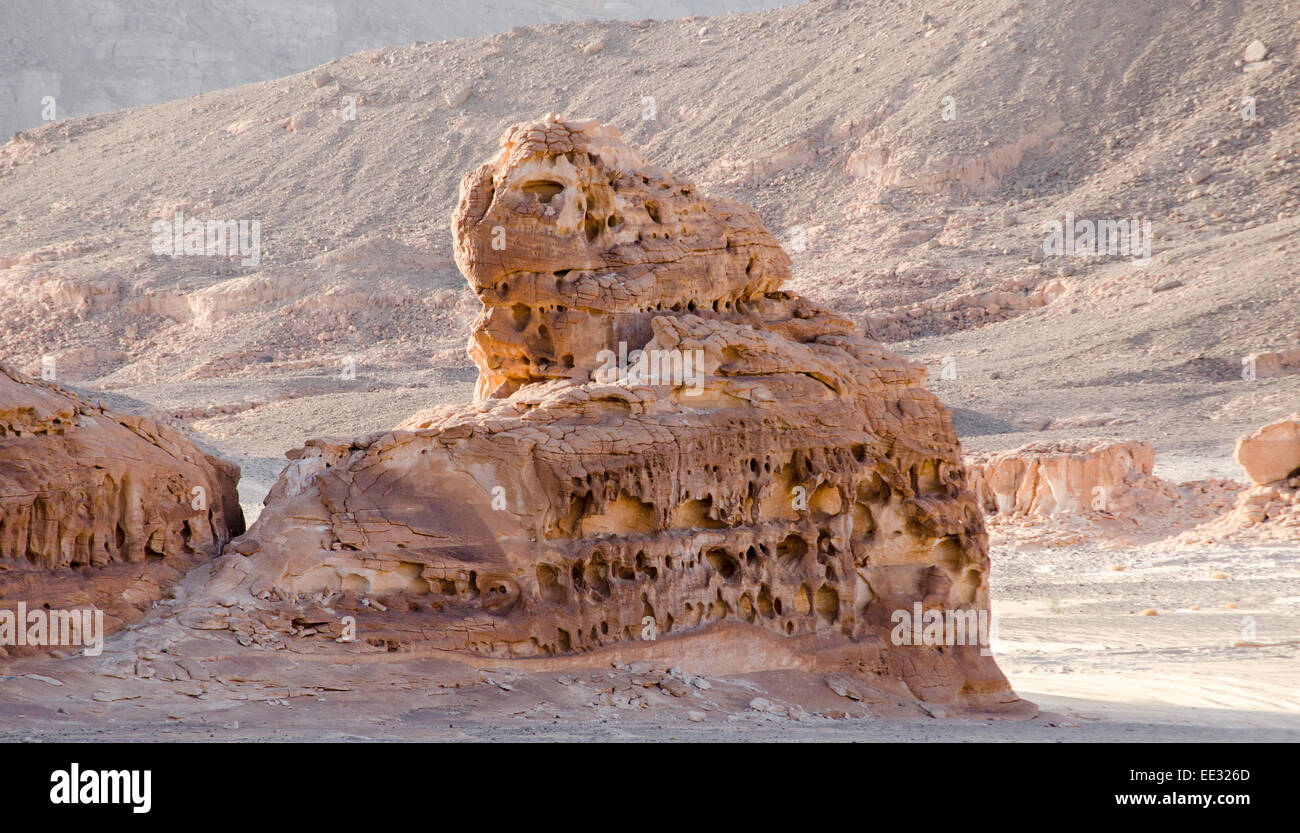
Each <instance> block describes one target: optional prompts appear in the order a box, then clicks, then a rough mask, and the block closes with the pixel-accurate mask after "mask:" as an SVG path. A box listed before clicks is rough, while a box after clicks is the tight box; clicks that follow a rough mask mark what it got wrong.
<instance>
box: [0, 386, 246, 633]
mask: <svg viewBox="0 0 1300 833" xmlns="http://www.w3.org/2000/svg"><path fill="white" fill-rule="evenodd" d="M238 482H239V467H238V466H235V465H233V464H231V463H227V462H225V461H223V460H219V459H217V458H215V457H211V456H209V455H207V454H205V453H204V452H203V451H202V450H200V449H199V448H198V447H197V446H196V445H194V444H193V443H191V442H189V441H188V440H186V439H185V438H184V437H182V436H181V435H180V434H179V433H177V432H176V431H175V430H173V429H171V428H169V427H167V426H165V425H160V424H159V423H157V422H155V421H154V420H152V419H148V418H144V417H138V416H130V415H126V414H119V413H114V412H113V411H110V410H108V409H106V408H104V407H103V406H102V405H92V404H90V403H88V402H85V401H83V400H81V399H79V398H78V397H76V396H75V395H73V394H72V393H70V392H68V391H67V390H64V389H63V388H60V387H58V386H56V385H53V384H50V383H48V382H43V381H39V380H36V379H31V378H29V377H26V376H23V375H22V374H20V373H18V372H17V371H16V370H13V369H11V368H9V367H6V366H4V365H0V610H9V611H16V610H17V609H18V604H19V603H20V602H21V603H24V604H25V606H26V609H27V610H29V611H30V610H36V609H39V608H50V609H58V610H68V609H89V608H95V609H99V610H103V611H104V622H105V629H106V630H108V631H112V630H115V629H116V628H118V627H121V626H122V625H124V624H129V623H130V622H133V621H136V620H138V619H139V618H140V617H142V616H143V615H144V613H145V612H146V611H147V610H148V609H149V607H150V606H151V605H152V603H153V602H154V601H157V600H158V599H160V598H162V595H163V593H164V591H165V590H166V589H167V588H168V587H169V586H170V585H172V584H174V583H175V582H176V581H178V580H179V579H180V578H181V576H183V575H184V573H185V572H186V571H187V570H189V569H191V568H193V567H194V566H197V565H198V564H200V563H202V562H203V561H205V560H208V559H211V558H212V557H214V556H215V555H216V554H217V553H218V552H219V551H220V550H221V547H222V546H223V545H224V544H225V542H226V541H228V540H229V539H230V538H232V537H233V536H236V535H239V534H241V533H242V532H243V531H244V518H243V513H242V512H241V510H240V507H239V498H238V494H237V492H236V485H237V484H238ZM6 650H7V651H8V652H9V653H14V652H15V646H12V645H10V646H5V645H0V656H4V655H5V651H6Z"/></svg>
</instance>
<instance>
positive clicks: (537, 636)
mask: <svg viewBox="0 0 1300 833" xmlns="http://www.w3.org/2000/svg"><path fill="white" fill-rule="evenodd" d="M454 232H455V244H456V245H455V254H456V260H457V263H458V264H459V266H460V268H461V269H462V271H463V272H464V273H465V275H466V277H467V279H468V280H469V283H470V285H471V287H472V288H473V289H474V291H475V292H476V293H477V295H478V297H479V298H480V300H481V301H482V302H483V311H482V314H481V315H480V316H479V318H478V320H477V321H476V322H475V324H474V326H473V330H472V337H471V343H470V355H471V356H472V358H473V359H474V361H475V363H476V364H477V365H478V367H479V371H480V376H479V382H478V386H477V389H476V398H475V401H474V402H473V403H470V404H467V405H457V406H442V407H438V408H434V409H432V410H430V411H427V412H425V413H422V414H419V415H416V416H414V417H412V418H411V419H409V420H408V421H406V422H405V423H403V424H402V425H400V426H398V427H397V428H395V429H394V430H392V431H388V432H384V433H379V434H374V435H370V436H366V437H360V438H354V439H339V438H325V439H319V440H314V441H311V442H309V443H308V444H307V446H306V447H305V448H303V449H300V450H298V451H296V452H294V453H293V454H292V455H291V456H292V457H293V458H294V459H293V462H291V463H290V464H289V466H288V467H287V468H286V469H285V471H284V472H283V474H282V476H281V478H280V480H279V482H278V484H277V485H276V486H275V487H274V489H273V490H272V492H271V494H270V495H269V496H268V498H267V501H266V508H265V510H264V511H263V513H262V514H261V516H260V517H259V519H258V521H257V523H256V524H255V526H254V527H253V529H251V530H250V531H249V533H248V535H247V536H245V537H244V538H243V539H241V540H239V541H236V542H235V544H234V546H233V547H232V549H233V551H234V552H236V553H239V554H237V555H230V556H229V557H227V558H226V559H225V560H224V563H223V567H224V571H223V572H222V573H221V574H220V575H219V576H218V579H217V581H216V582H214V585H213V588H212V593H213V594H216V593H222V592H230V591H232V590H240V589H244V590H248V591H250V592H251V593H252V594H253V596H255V597H256V598H257V599H259V600H260V602H259V604H260V605H261V607H262V608H264V609H265V608H267V607H268V606H272V607H274V606H277V605H278V606H279V609H281V610H284V609H286V606H293V605H297V606H298V608H297V609H299V610H301V609H303V608H304V606H306V605H308V604H309V603H310V604H311V605H314V607H313V608H312V609H313V610H314V611H315V612H314V613H313V614H311V615H307V614H306V613H301V614H293V613H286V614H283V618H284V619H285V620H286V621H288V620H290V619H292V620H293V622H294V628H293V629H292V631H293V633H295V634H296V635H298V636H301V635H302V634H303V633H304V632H306V631H307V630H310V632H311V633H312V634H315V635H319V634H322V633H323V634H324V635H326V636H328V637H331V638H334V637H336V635H337V634H338V633H339V627H338V621H339V619H340V618H341V617H342V616H343V615H344V614H346V615H349V616H354V617H355V618H356V628H357V636H358V639H361V640H363V641H365V642H367V643H369V644H370V645H373V646H376V648H377V649H388V650H405V651H414V650H433V651H439V652H453V653H454V654H455V655H458V656H461V657H463V658H464V659H465V661H467V662H492V663H498V664H499V663H501V662H508V661H511V660H514V659H521V660H526V661H527V662H529V663H532V664H533V665H534V667H542V666H545V667H561V666H563V665H564V664H565V663H569V664H572V663H582V662H591V661H592V659H591V656H590V654H591V652H602V656H604V657H605V658H606V659H608V658H609V657H611V656H612V657H626V658H635V657H642V658H644V657H656V658H660V659H665V658H666V659H670V660H672V661H674V662H678V663H682V664H684V665H692V664H693V665H695V666H696V667H699V668H701V669H711V670H713V671H719V670H727V671H745V670H749V671H757V670H762V669H767V668H802V669H805V670H816V671H824V672H844V673H849V674H852V675H856V679H857V680H859V682H861V683H862V684H863V685H868V686H870V687H873V688H875V689H877V690H887V691H890V692H893V693H895V694H897V695H899V696H905V697H906V696H911V697H915V698H917V699H920V700H924V701H930V702H937V703H944V704H947V703H951V704H954V705H956V706H959V707H972V708H978V709H981V710H990V711H997V710H1001V711H1019V712H1023V711H1024V710H1026V709H1027V708H1029V709H1031V708H1032V707H1028V706H1027V704H1025V703H1023V702H1022V701H1019V700H1018V699H1017V698H1016V697H1015V695H1014V694H1013V693H1012V692H1011V690H1010V688H1009V686H1008V685H1007V682H1006V680H1005V678H1004V677H1003V676H1002V674H1001V673H1000V672H999V671H998V669H997V667H996V665H995V664H994V662H993V660H992V658H991V657H990V656H987V655H985V654H986V653H987V652H985V653H981V650H980V646H979V645H975V644H972V645H966V646H958V647H933V646H899V645H896V644H894V643H893V642H892V641H891V638H890V631H891V628H892V622H893V620H892V619H891V614H893V613H894V612H895V611H899V610H903V611H907V612H908V613H909V615H910V613H911V611H912V610H913V605H914V604H921V605H923V606H924V608H925V609H926V610H927V611H934V612H937V613H939V614H941V615H942V613H943V612H945V611H968V612H971V613H979V612H981V611H987V610H988V604H989V602H988V568H989V559H988V550H987V537H986V535H985V532H984V528H983V521H982V517H981V513H980V511H979V507H978V505H977V504H976V501H975V499H974V496H973V494H972V493H971V491H970V490H969V489H968V488H967V487H966V485H965V482H964V475H963V468H962V463H961V459H960V456H959V447H958V443H957V438H956V435H955V433H954V431H953V428H952V425H951V422H950V420H949V416H948V414H947V412H946V411H945V409H944V408H943V406H942V405H941V404H940V403H939V401H938V400H937V399H936V397H935V396H933V395H932V394H931V393H929V392H928V391H927V390H926V389H925V387H924V372H923V370H922V369H921V368H920V367H917V366H913V365H910V364H909V363H908V362H906V361H905V360H904V359H902V358H901V357H899V356H897V355H895V354H893V353H891V352H889V351H888V350H885V349H884V348H883V347H881V346H880V345H879V344H877V343H874V342H870V341H868V340H866V339H864V338H862V337H861V336H859V335H857V334H856V333H855V331H854V328H853V326H852V325H851V323H850V322H848V321H847V320H845V319H843V318H840V317H838V316H836V315H833V314H831V313H828V312H826V311H824V310H822V309H819V308H818V307H816V306H814V305H813V304H811V303H809V302H808V301H806V300H804V299H802V298H800V297H797V296H794V295H791V294H789V293H786V292H783V291H782V289H781V285H782V283H783V281H785V280H786V278H787V277H788V274H789V266H790V261H789V259H788V258H787V256H786V255H785V253H784V252H782V250H781V248H780V246H779V245H778V244H777V242H776V240H775V239H774V238H773V237H772V235H771V234H770V233H769V232H768V231H767V230H766V229H765V228H764V227H763V225H762V223H761V221H760V220H759V218H758V216H757V215H756V214H755V212H754V211H752V210H751V209H749V208H747V207H746V206H743V205H741V204H739V203H737V202H735V201H732V200H729V199H723V198H708V197H705V196H704V195H702V194H700V193H699V192H697V191H696V189H695V188H694V187H693V186H692V185H691V184H690V183H687V182H683V181H681V180H678V179H677V178H675V177H674V176H672V175H671V174H669V173H667V172H666V171H663V170H661V169H659V168H656V167H654V166H652V165H650V164H648V163H647V162H646V161H644V160H643V159H642V158H641V157H640V156H639V155H638V154H637V153H636V152H635V151H633V150H632V149H631V148H629V147H627V146H626V145H624V144H623V143H622V141H621V140H620V138H619V134H618V132H617V131H616V130H614V129H613V128H611V127H607V126H601V125H599V124H598V123H596V122H594V121H584V122H576V121H564V120H561V119H559V118H557V117H553V116H551V117H547V118H546V119H545V120H542V121H538V122H535V123H531V124H521V125H516V126H515V127H513V128H511V129H510V130H509V131H508V132H507V133H506V135H505V136H504V138H503V139H502V143H501V151H500V152H499V153H498V154H497V156H495V157H494V158H493V159H492V160H491V161H489V162H488V163H487V164H485V165H483V166H482V167H480V168H479V169H477V170H475V171H473V172H471V173H470V174H468V175H467V176H466V177H465V179H464V180H463V182H462V185H461V200H460V204H459V207H458V209H457V211H456V214H455V218H454ZM313 599H314V601H311V600H313ZM227 601H229V600H227ZM231 608H233V609H234V610H238V605H231V604H227V605H226V606H225V612H222V610H219V609H218V608H217V607H216V606H215V605H214V607H213V615H215V616H222V615H225V616H234V615H235V614H234V612H233V611H232V610H231ZM295 616H296V617H297V618H294V617H295ZM261 621H262V622H263V623H265V622H266V621H267V618H266V616H263V617H262V620H261ZM972 621H973V620H972ZM202 626H208V624H207V623H206V622H205V623H203V624H202ZM235 629H236V630H238V628H237V627H236V628H235ZM254 630H256V629H254ZM256 637H257V634H256V633H254V634H253V635H252V636H249V637H248V638H249V639H252V640H253V641H258V640H257V638H256ZM241 641H242V639H241ZM867 681H869V682H867Z"/></svg>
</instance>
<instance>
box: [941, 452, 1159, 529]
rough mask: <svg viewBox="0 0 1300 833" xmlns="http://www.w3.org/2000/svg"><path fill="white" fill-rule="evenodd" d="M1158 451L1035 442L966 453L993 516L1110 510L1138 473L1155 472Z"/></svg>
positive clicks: (978, 491)
mask: <svg viewBox="0 0 1300 833" xmlns="http://www.w3.org/2000/svg"><path fill="white" fill-rule="evenodd" d="M1155 459H1156V456H1155V450H1154V449H1153V448H1152V447H1151V446H1150V445H1148V444H1146V443H1141V442H1132V441H1126V440H1090V439H1085V440H1069V441H1056V442H1052V441H1049V442H1040V443H1030V444H1029V445H1024V446H1021V447H1020V448H1016V449H1013V450H1011V451H999V452H975V453H969V454H967V455H966V456H965V458H964V461H965V463H966V470H967V472H968V474H969V477H970V485H971V488H972V490H973V491H974V492H975V495H976V497H977V498H978V500H979V502H980V506H981V507H982V508H983V509H984V511H985V512H986V513H988V514H1004V515H1054V514H1056V513H1058V512H1064V511H1079V510H1087V509H1093V510H1100V511H1105V510H1106V508H1107V505H1108V504H1109V502H1110V500H1111V498H1113V497H1115V495H1116V493H1117V492H1118V491H1119V490H1122V489H1123V488H1124V486H1125V484H1126V480H1127V479H1129V478H1130V476H1132V475H1150V474H1151V471H1152V468H1153V467H1154V466H1155Z"/></svg>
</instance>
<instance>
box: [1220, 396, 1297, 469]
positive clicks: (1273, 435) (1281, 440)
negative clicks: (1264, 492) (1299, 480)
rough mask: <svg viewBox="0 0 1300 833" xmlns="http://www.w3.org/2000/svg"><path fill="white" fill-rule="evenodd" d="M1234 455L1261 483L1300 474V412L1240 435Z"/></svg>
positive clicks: (1243, 467)
mask: <svg viewBox="0 0 1300 833" xmlns="http://www.w3.org/2000/svg"><path fill="white" fill-rule="evenodd" d="M1233 457H1234V458H1236V460H1237V463H1238V464H1239V465H1240V466H1241V468H1242V469H1243V470H1244V471H1245V472H1246V476H1247V477H1249V478H1250V479H1251V481H1252V482H1254V483H1256V484H1258V485H1261V486H1264V485H1267V484H1269V483H1277V482H1278V481H1281V480H1286V479H1287V478H1289V477H1295V476H1297V475H1300V414H1292V415H1291V416H1289V417H1287V418H1285V419H1279V420H1278V421H1277V422H1273V423H1269V424H1268V425H1265V426H1264V427H1263V428H1260V429H1259V430H1258V431H1255V432H1254V433H1251V434H1248V435H1246V436H1244V437H1238V438H1237V446H1236V448H1235V450H1234V451H1233Z"/></svg>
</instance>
